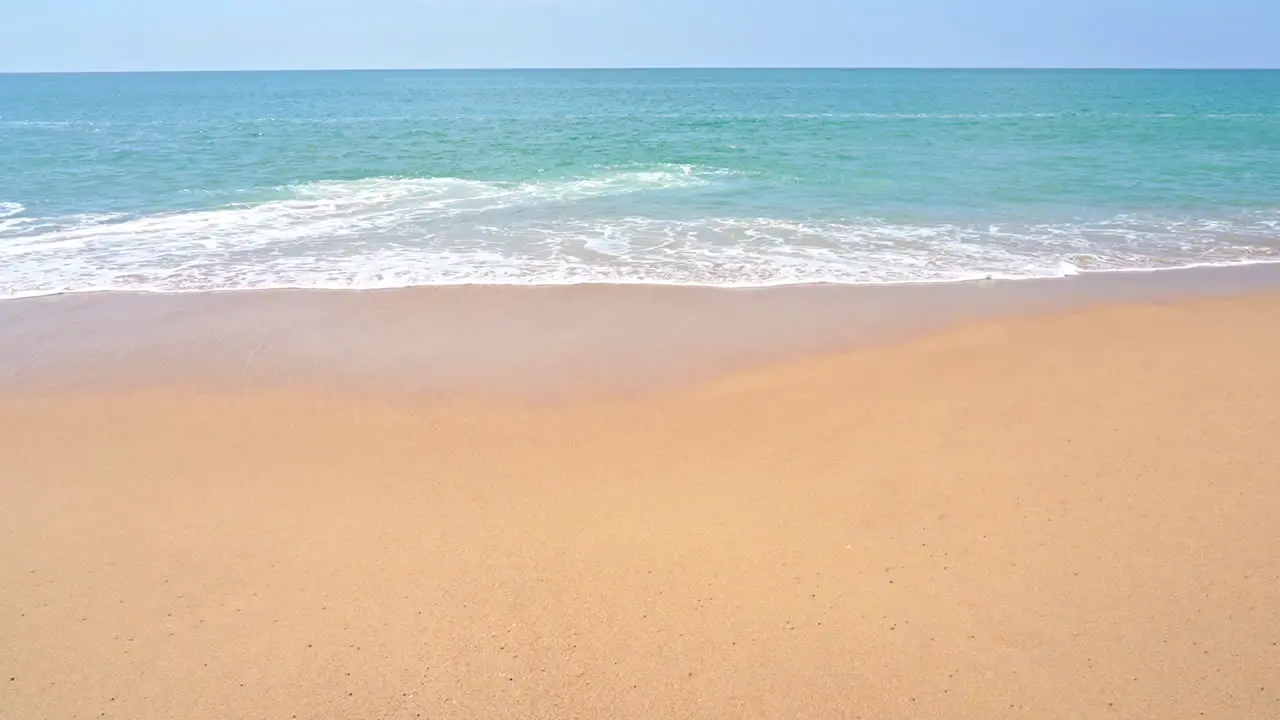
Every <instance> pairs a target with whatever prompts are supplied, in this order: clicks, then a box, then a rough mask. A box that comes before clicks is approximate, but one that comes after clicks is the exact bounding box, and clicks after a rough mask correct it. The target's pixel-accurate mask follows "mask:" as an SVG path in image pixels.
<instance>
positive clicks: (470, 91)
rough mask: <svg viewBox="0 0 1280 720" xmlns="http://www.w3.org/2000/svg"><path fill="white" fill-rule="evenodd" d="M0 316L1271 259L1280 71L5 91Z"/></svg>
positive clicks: (734, 75) (1279, 248)
mask: <svg viewBox="0 0 1280 720" xmlns="http://www.w3.org/2000/svg"><path fill="white" fill-rule="evenodd" d="M0 148H2V149H3V152H0V297H17V296H25V295H39V294H47V293H55V292H66V291H82V290H93V289H114V290H209V289H242V288H267V287H323V288H370V287H395V286H410V285H439V284H461V283H500V284H560V283H578V282H614V283H662V284H696V285H720V286H744V285H774V284H788V283H808V282H835V283H885V282H906V281H915V282H919V281H948V280H961V279H971V278H977V277H1045V276H1056V275H1069V274H1076V273H1080V272H1090V271H1105V270H1146V269H1160V268H1171V267H1184V266H1191V265H1204V264H1210V265H1217V264H1243V263H1253V262H1271V261H1280V72H1247V71H1245V72H1235V71H1223V72H1141V71H1139V72H1134V71H829V70H812V71H808V70H806V71H800V70H796V71H781V70H779V71H750V70H720V71H704V70H688V71H519V72H517V71H512V72H322V73H207V74H183V73H179V74H126V75H59V76H40V75H30V76H0Z"/></svg>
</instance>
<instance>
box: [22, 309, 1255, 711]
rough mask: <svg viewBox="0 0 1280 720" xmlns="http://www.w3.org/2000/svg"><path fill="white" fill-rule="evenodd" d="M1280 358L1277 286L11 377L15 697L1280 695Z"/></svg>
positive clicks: (1185, 702)
mask: <svg viewBox="0 0 1280 720" xmlns="http://www.w3.org/2000/svg"><path fill="white" fill-rule="evenodd" d="M651 352H652V351H651ZM1277 358H1280V297H1276V296H1259V297H1250V298H1236V299H1222V300H1193V301H1187V302H1179V303H1172V304H1134V305H1118V306H1109V307H1098V308H1091V309H1084V310H1076V311H1071V312H1066V313H1059V314H1054V315H1050V316H1042V317H1022V318H1004V319H987V320H982V321H973V322H969V323H967V324H964V325H962V326H959V327H956V328H954V329H950V330H945V331H942V332H938V333H935V334H931V335H927V336H924V337H919V338H916V339H912V340H908V341H901V342H895V343H893V344H890V345H885V346H880V347H870V348H863V349H856V350H853V351H850V352H844V353H838V354H834V355H826V356H822V357H811V358H808V359H800V360H788V361H785V362H776V363H773V364H769V365H766V366H760V367H756V368H753V369H745V370H739V371H735V372H733V373H732V374H729V375H724V376H722V377H720V378H718V379H715V380H710V381H702V382H699V383H698V384H696V385H694V386H681V387H675V386H672V387H667V388H664V389H655V390H653V391H651V392H648V393H643V394H639V395H635V394H633V395H631V396H628V397H614V398H604V399H602V398H599V397H596V398H594V399H592V398H580V399H577V400H573V399H568V398H560V399H558V400H557V401H555V402H551V403H541V404H529V403H527V402H521V401H516V400H511V401H509V402H502V401H496V400H495V399H494V398H493V397H490V398H489V399H488V400H484V401H482V400H477V399H467V397H465V396H456V397H454V398H452V399H450V400H444V401H442V400H438V399H437V400H428V399H424V398H420V397H417V396H414V397H399V398H396V397H392V396H388V395H385V394H379V393H373V392H366V393H359V392H353V391H352V388H351V387H348V386H343V387H341V388H337V387H336V386H329V387H328V388H327V389H321V388H318V387H306V386H293V387H276V388H270V387H254V388H244V387H238V388H222V389H219V388H216V387H210V386H209V385H208V384H200V383H191V384H189V385H183V384H182V383H180V382H166V383H165V384H164V385H163V386H161V385H156V386H154V387H151V386H147V385H146V383H136V382H135V383H132V384H130V385H129V386H128V387H99V388H96V389H86V388H80V389H75V390H69V389H65V388H64V389H62V390H57V389H49V387H46V386H43V385H42V386H40V387H41V388H43V389H41V390H40V391H39V392H36V391H31V390H30V389H29V390H28V391H27V392H17V391H14V390H12V389H10V390H9V391H7V392H6V393H5V394H4V395H0V458H2V459H0V547H3V552H2V553H0V717H4V718H15V719H19V718H23V719H25V718H72V717H78V718H90V717H118V718H129V719H131V720H137V719H143V718H183V719H184V720H197V719H201V718H291V717H297V718H317V719H319V718H343V719H347V718H351V719H355V718H379V719H381V718H416V717H422V718H454V717H456V718H593V719H594V718H676V717H679V718H694V717H699V718H701V717H705V718H729V717H761V718H784V717H785V718H793V717H799V718H857V717H863V718H893V717H904V718H905V717H911V718H920V717H936V718H948V719H950V718H982V719H986V718H998V717H1027V718H1050V717H1053V718H1057V717H1081V718H1097V717H1127V718H1176V717H1216V718H1264V717H1280V530H1278V529H1277V528H1278V527H1280V526H1278V525H1277V521H1278V520H1280V372H1277V371H1276V368H1277V366H1278V363H1280V361H1278V360H1277ZM50 387H51V386H50Z"/></svg>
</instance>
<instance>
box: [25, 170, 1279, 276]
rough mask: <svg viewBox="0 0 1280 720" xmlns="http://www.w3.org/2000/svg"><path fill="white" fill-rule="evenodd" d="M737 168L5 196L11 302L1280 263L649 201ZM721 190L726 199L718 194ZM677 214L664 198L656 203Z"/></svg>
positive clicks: (1271, 248)
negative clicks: (76, 207)
mask: <svg viewBox="0 0 1280 720" xmlns="http://www.w3.org/2000/svg"><path fill="white" fill-rule="evenodd" d="M723 179H724V177H723V172H722V171H715V170H709V169H705V168H698V167H689V166H664V167H660V168H648V169H643V170H636V171H629V172H617V171H614V172H604V173H602V174H600V175H597V176H593V177H586V178H578V179H571V180H548V181H542V182H524V183H501V182H484V181H478V180H465V179H412V178H401V179H397V178H383V179H370V180H360V181H352V182H320V183H310V184H306V185H301V186H298V187H295V188H291V189H290V191H289V192H288V193H287V197H286V199H282V200H276V201H271V202H262V203H242V204H233V205H226V206H221V207H216V208H209V209H204V210H194V211H188V212H180V213H163V214H152V215H141V216H126V215H118V214H116V215H107V214H99V215H74V216H66V217H55V218H43V217H31V216H29V214H28V213H26V211H25V209H24V208H23V207H22V206H21V205H18V204H17V203H0V297H7V298H14V297H24V296H29V295H40V294H49V293H59V292H77V291H88V290H132V291H165V292H175V291H198V290H228V289H254V288H277V287H304V288H307V287H311V288H382V287H401V286H412V285H444V284H479V283H496V284H571V283H587V282H610V283H654V284H691V285H715V286H762V285H780V284H791V283H815V282H831V283H895V282H945V281H955V280H968V279H976V278H1032V277H1053V276H1063V275H1072V274H1077V273H1080V272H1099V271H1119V270H1151V269H1162V268H1172V267H1182V266H1191V265H1206V264H1211V265H1220V264H1242V263H1251V262H1274V261H1280V243H1278V242H1277V235H1280V214H1277V213H1269V214H1267V213H1261V214H1253V215H1241V216H1238V217H1234V218H1231V219H1221V218H1219V219H1195V218H1154V217H1137V216H1119V217H1116V218H1112V219H1109V220H1104V221H1094V222H1071V223H1044V224H1028V223H1020V224H999V225H991V224H981V225H978V224H962V223H934V224H927V223H920V224H904V223H891V222H886V221H884V220H879V219H874V218H848V219H843V220H821V221H817V220H809V221H803V220H790V219H781V218H770V217H700V218H679V217H677V218H664V217H651V216H639V215H631V214H628V213H630V212H634V211H635V209H636V207H637V205H636V204H634V203H630V204H628V203H624V202H622V201H623V199H624V196H628V195H631V194H634V193H660V192H689V191H695V192H696V191H697V189H699V188H706V187H709V186H713V185H714V184H715V183H717V182H719V181H721V180H723ZM713 189H714V188H713ZM649 206H654V207H662V203H656V204H651V205H645V207H649Z"/></svg>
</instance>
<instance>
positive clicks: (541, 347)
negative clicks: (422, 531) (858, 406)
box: [0, 264, 1280, 401]
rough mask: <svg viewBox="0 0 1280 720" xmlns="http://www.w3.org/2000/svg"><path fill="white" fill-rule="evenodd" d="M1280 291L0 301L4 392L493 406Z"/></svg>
mask: <svg viewBox="0 0 1280 720" xmlns="http://www.w3.org/2000/svg"><path fill="white" fill-rule="evenodd" d="M1277 288H1280V266H1277V265H1270V264H1258V265H1249V266H1237V267H1229V268H1190V269H1181V270H1166V271H1159V272H1150V273H1103V274H1090V275H1082V276H1076V277H1066V278H1046V279H1039V280H997V281H973V282H963V283H926V284H902V285H791V286H777V287H767V288H714V287H700V286H665V285H661V286H655V285H607V284H605V285H601V284H584V285H565V286H505V285H474V286H472V285H466V286H437V287H416V288H399V289H386V290H359V291H345V290H287V289H281V290H252V291H230V292H193V293H116V292H106V293H73V294H67V295H56V296H42V297H36V298H22V299H15V300H8V301H2V302H0V348H4V350H3V351H2V352H0V392H5V391H8V392H13V391H22V390H32V389H37V390H53V389H57V388H65V389H73V390H74V389H77V388H79V389H111V388H120V387H147V386H149V385H154V384H157V383H161V384H169V385H177V386H183V385H191V384H193V383H194V384H197V385H201V386H206V387H209V388H213V389H216V388H257V389H264V388H273V387H298V386H304V387H305V386H308V385H311V386H316V385H320V386H325V387H330V388H332V389H341V390H346V391H351V392H357V393H361V392H369V391H375V392H382V393H391V394H394V395H406V394H407V395H409V396H412V397H417V398H419V399H423V398H426V399H429V398H431V397H437V398H438V397H453V396H457V395H463V396H476V395H483V396H491V397H493V398H495V399H497V400H499V401H501V400H511V399H515V398H520V399H540V400H545V399H551V400H555V399H557V398H561V399H563V398H573V397H582V396H588V395H589V396H613V395H627V394H633V395H634V394H639V393H644V392H646V391H650V390H655V389H663V388H671V387H690V386H693V385H696V384H697V383H699V382H704V381H708V380H711V379H714V378H716V377H718V376H721V375H724V374H726V373H732V372H736V371H742V370H747V369H750V368H752V367H756V366H759V365H767V364H770V363H778V362H786V361H792V360H799V359H803V358H805V357H809V356H814V355H824V354H833V353H840V352H844V351H849V350H852V349H855V348H860V347H869V346H874V345H880V344H885V343H892V342H896V341H901V340H904V339H907V338H910V337H914V336H918V335H920V334H922V333H928V332H934V331H939V330H944V329H946V328H948V327H951V326H955V325H957V324H963V323H966V322H974V321H983V320H999V319H1002V318H1014V317H1020V316H1028V315H1037V314H1051V313H1055V312H1062V311H1068V310H1073V309H1081V308H1089V307H1094V306H1099V305H1108V304H1123V303H1135V302H1139V303H1141V302H1177V301H1179V300H1182V299H1195V298H1206V297H1208V298H1212V297H1233V296H1241V295H1250V294H1259V293H1267V292H1271V291H1274V290H1275V289H1277Z"/></svg>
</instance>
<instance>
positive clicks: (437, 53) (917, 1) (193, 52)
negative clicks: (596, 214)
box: [0, 0, 1280, 72]
mask: <svg viewBox="0 0 1280 720" xmlns="http://www.w3.org/2000/svg"><path fill="white" fill-rule="evenodd" d="M1278 35H1280V0H109V1H108V0H0V72H52V71H90V70H242V69H325V68H459V67H463V68H471V67H478V68H491V67H1196V68H1199V67H1204V68H1216V67H1250V68H1255V67H1267V68H1280V41H1278V40H1277V39H1276V38H1277V36H1278Z"/></svg>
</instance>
